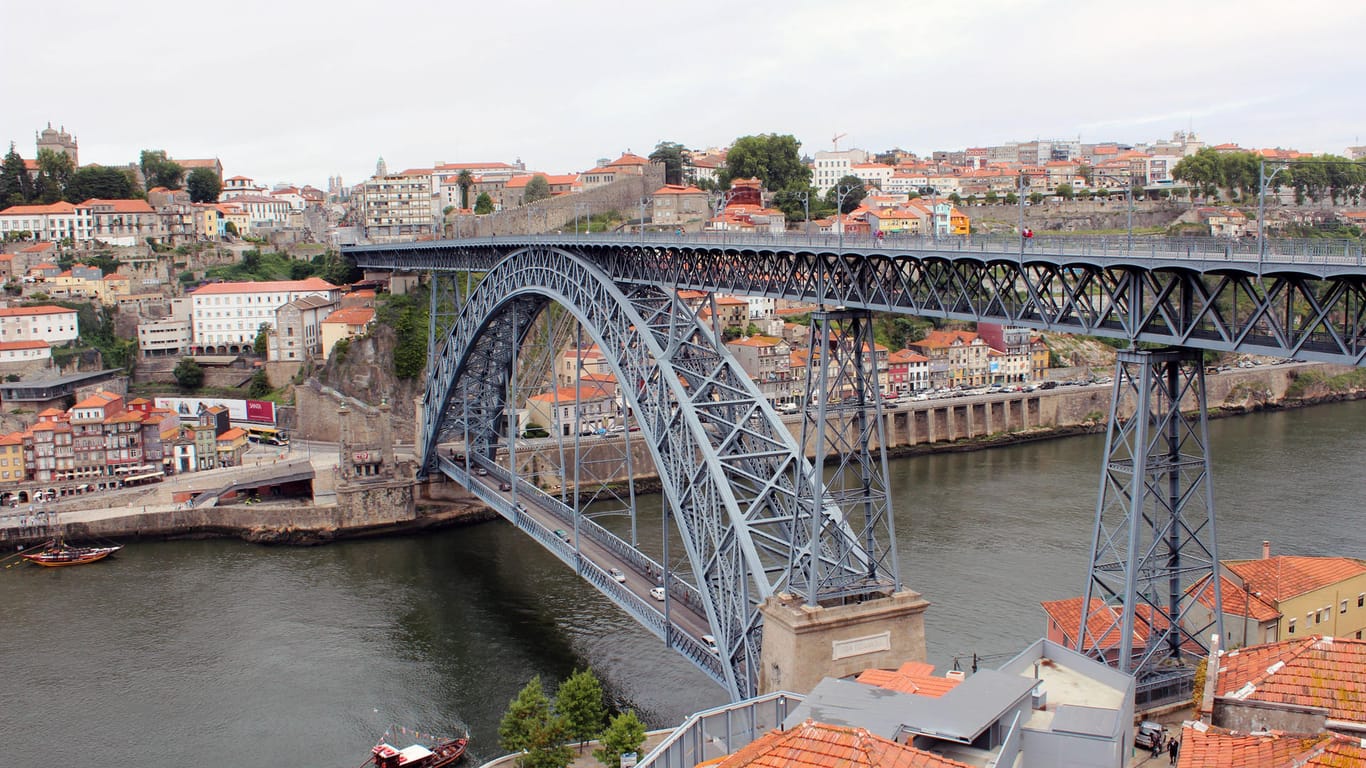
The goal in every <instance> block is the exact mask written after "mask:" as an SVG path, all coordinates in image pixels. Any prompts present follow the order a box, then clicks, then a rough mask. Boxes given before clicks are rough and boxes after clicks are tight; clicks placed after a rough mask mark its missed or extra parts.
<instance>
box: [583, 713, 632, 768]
mask: <svg viewBox="0 0 1366 768" xmlns="http://www.w3.org/2000/svg"><path fill="white" fill-rule="evenodd" d="M644 743H645V724H644V723H642V722H640V718H638V717H636V713H635V710H627V711H625V712H623V713H621V714H620V715H617V716H616V717H614V718H612V722H611V723H609V724H608V725H607V730H606V731H604V732H603V734H602V746H601V747H600V748H598V749H595V750H593V757H596V758H597V759H598V762H600V763H602V764H603V765H605V766H607V768H621V755H622V753H624V752H637V751H639V750H640V745H642V744H644Z"/></svg>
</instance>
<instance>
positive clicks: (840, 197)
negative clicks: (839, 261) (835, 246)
mask: <svg viewBox="0 0 1366 768" xmlns="http://www.w3.org/2000/svg"><path fill="white" fill-rule="evenodd" d="M853 191H854V188H853V187H852V186H849V185H847V184H842V185H840V186H838V187H835V221H836V222H837V223H838V224H839V225H840V231H839V252H840V256H841V257H843V256H844V222H845V218H844V198H846V197H848V196H849V195H850V194H852V193H853Z"/></svg>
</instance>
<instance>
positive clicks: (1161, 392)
mask: <svg viewBox="0 0 1366 768" xmlns="http://www.w3.org/2000/svg"><path fill="white" fill-rule="evenodd" d="M1183 406H1185V407H1186V408H1188V409H1189V410H1190V413H1184V412H1183V411H1182V407H1183ZM1094 532H1095V538H1094V540H1093V541H1092V548H1091V573H1090V578H1089V579H1088V580H1087V584H1086V590H1085V593H1084V597H1083V601H1082V622H1081V630H1080V632H1079V633H1078V642H1077V650H1079V651H1081V652H1083V653H1086V654H1089V655H1092V656H1095V657H1097V658H1099V659H1102V660H1103V661H1105V662H1107V663H1108V664H1110V665H1111V666H1114V667H1115V668H1117V669H1119V670H1120V671H1123V672H1127V673H1130V674H1133V675H1135V676H1136V677H1138V678H1139V680H1140V681H1143V680H1144V679H1151V678H1154V677H1160V676H1164V675H1171V674H1181V673H1182V671H1183V670H1184V671H1191V670H1192V666H1191V665H1192V662H1193V661H1194V660H1196V659H1198V658H1199V657H1201V656H1204V655H1206V654H1207V653H1208V651H1209V647H1208V645H1207V642H1208V637H1209V632H1211V631H1215V632H1218V633H1219V634H1221V635H1222V634H1223V624H1222V617H1221V614H1220V611H1219V610H1217V609H1216V610H1215V611H1214V612H1213V616H1214V619H1213V620H1212V621H1211V622H1210V623H1208V624H1204V625H1202V626H1199V627H1193V626H1191V625H1190V620H1191V617H1192V612H1191V607H1192V606H1193V605H1195V596H1194V595H1193V594H1190V590H1191V589H1192V588H1193V587H1196V586H1197V585H1200V586H1205V587H1207V586H1208V582H1209V581H1212V583H1213V590H1214V592H1213V594H1214V601H1215V602H1214V604H1215V605H1216V606H1218V605H1220V604H1221V603H1220V594H1219V580H1218V579H1217V578H1213V579H1212V578H1211V577H1212V576H1213V575H1214V573H1215V571H1216V569H1217V566H1218V562H1219V558H1218V548H1217V546H1216V543H1215V528H1214V490H1213V487H1212V485H1211V482H1210V456H1209V432H1208V428H1207V417H1206V402H1205V373H1204V367H1203V358H1202V355H1201V353H1200V351H1199V350H1191V349H1167V350H1162V351H1156V352H1148V351H1121V352H1120V353H1119V355H1118V358H1117V360H1116V364H1115V381H1114V388H1113V397H1112V400H1111V404H1110V422H1109V430H1108V432H1107V433H1106V438H1105V463H1104V467H1103V470H1102V473H1101V484H1100V492H1099V496H1098V498H1097V501H1096V523H1095V528H1094Z"/></svg>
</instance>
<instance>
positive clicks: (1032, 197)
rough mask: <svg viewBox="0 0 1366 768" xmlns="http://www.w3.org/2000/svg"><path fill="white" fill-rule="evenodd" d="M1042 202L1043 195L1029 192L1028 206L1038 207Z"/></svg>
mask: <svg viewBox="0 0 1366 768" xmlns="http://www.w3.org/2000/svg"><path fill="white" fill-rule="evenodd" d="M1042 202H1043V193H1042V192H1030V193H1029V204H1030V205H1038V204H1039V203H1042Z"/></svg>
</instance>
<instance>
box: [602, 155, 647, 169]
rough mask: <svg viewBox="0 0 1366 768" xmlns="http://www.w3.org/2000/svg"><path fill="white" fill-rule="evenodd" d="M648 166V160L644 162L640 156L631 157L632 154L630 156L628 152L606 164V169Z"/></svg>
mask: <svg viewBox="0 0 1366 768" xmlns="http://www.w3.org/2000/svg"><path fill="white" fill-rule="evenodd" d="M649 164H650V161H649V160H646V159H645V158H643V157H641V156H640V155H633V154H631V153H630V152H626V153H624V154H622V156H621V157H618V158H617V159H616V160H613V161H612V162H610V163H608V164H607V167H608V168H613V167H616V166H618V165H649Z"/></svg>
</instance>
